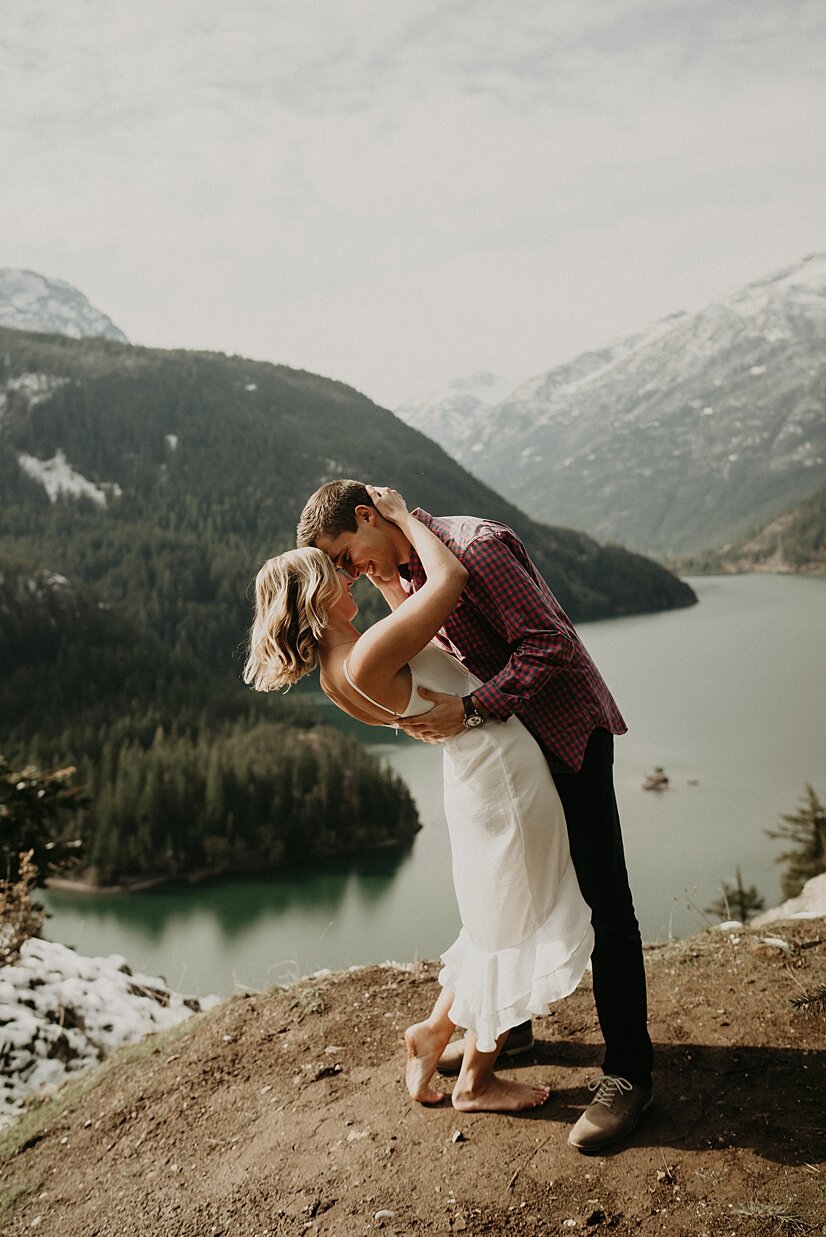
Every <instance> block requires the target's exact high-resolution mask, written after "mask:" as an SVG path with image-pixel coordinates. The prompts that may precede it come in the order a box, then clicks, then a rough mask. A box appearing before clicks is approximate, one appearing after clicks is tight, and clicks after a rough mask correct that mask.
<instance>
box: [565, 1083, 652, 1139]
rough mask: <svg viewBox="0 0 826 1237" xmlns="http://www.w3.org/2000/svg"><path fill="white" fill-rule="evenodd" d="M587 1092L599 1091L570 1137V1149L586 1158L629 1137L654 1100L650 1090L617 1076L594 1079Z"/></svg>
mask: <svg viewBox="0 0 826 1237" xmlns="http://www.w3.org/2000/svg"><path fill="white" fill-rule="evenodd" d="M588 1090H589V1091H596V1095H595V1096H594V1098H593V1100H592V1101H591V1103H590V1104H589V1105H588V1107H587V1108H586V1109H585V1112H584V1113H583V1114H582V1116H581V1117H580V1118H579V1120H578V1121H577V1123H576V1125H575V1126H574V1128H573V1129H572V1130H571V1132H570V1134H569V1135H568V1146H569V1147H575V1148H576V1150H577V1151H581V1152H582V1153H583V1154H584V1155H593V1154H595V1153H598V1152H600V1151H604V1150H605V1148H606V1147H612V1146H613V1145H614V1143H618V1142H622V1140H623V1139H624V1138H628V1136H629V1135H630V1134H632V1133H633V1132H634V1130H635V1129H636V1128H637V1122H638V1121H639V1119H640V1117H641V1116H642V1114H643V1113H644V1112H645V1110H646V1109H647V1108H650V1107H651V1102H652V1099H653V1092H652V1090H651V1088H650V1087H641V1086H639V1085H638V1084H637V1083H634V1082H629V1081H628V1079H627V1078H619V1077H618V1076H617V1075H616V1074H603V1075H601V1076H600V1077H599V1078H592V1079H591V1081H590V1082H589V1083H588Z"/></svg>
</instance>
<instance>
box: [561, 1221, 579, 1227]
mask: <svg viewBox="0 0 826 1237" xmlns="http://www.w3.org/2000/svg"><path fill="white" fill-rule="evenodd" d="M562 1227H563V1228H576V1220H563V1221H562Z"/></svg>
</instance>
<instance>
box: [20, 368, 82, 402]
mask: <svg viewBox="0 0 826 1237" xmlns="http://www.w3.org/2000/svg"><path fill="white" fill-rule="evenodd" d="M68 382H69V379H68V378H58V377H57V376H56V375H55V374H38V373H34V372H31V373H24V374H16V375H15V376H14V378H9V379H8V381H7V382H6V390H7V391H17V392H18V393H19V394H21V395H22V396H23V398H24V399H25V400H26V403H27V404H28V406H29V408H35V407H36V406H37V405H38V404H42V403H44V402H45V400H47V399H49V398H50V396H52V395H53V394H54V392H55V391H58V390H59V389H60V388H61V387H65V386H66V384H67V383H68Z"/></svg>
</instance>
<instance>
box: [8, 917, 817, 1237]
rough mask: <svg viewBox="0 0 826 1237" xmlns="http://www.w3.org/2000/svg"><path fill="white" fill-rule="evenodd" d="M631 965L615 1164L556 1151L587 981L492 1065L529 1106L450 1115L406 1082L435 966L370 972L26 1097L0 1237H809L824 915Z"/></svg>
mask: <svg viewBox="0 0 826 1237" xmlns="http://www.w3.org/2000/svg"><path fill="white" fill-rule="evenodd" d="M765 936H769V937H780V938H782V940H783V941H785V942H786V944H787V946H788V948H782V947H781V946H780V945H777V944H765V943H762V942H761V937H765ZM646 965H647V967H648V972H649V978H650V1004H651V1010H650V1015H651V1029H652V1035H653V1039H654V1043H655V1049H656V1053H657V1068H656V1074H655V1088H656V1095H655V1105H654V1107H653V1108H652V1109H651V1110H650V1112H649V1113H648V1114H647V1115H646V1117H645V1118H644V1122H643V1123H641V1124H640V1127H639V1129H638V1131H637V1132H636V1134H635V1136H634V1137H633V1139H632V1140H631V1142H630V1144H628V1145H627V1146H626V1147H624V1148H623V1149H621V1150H618V1151H616V1152H614V1153H613V1154H610V1155H605V1156H603V1157H599V1158H595V1157H584V1156H581V1155H579V1154H578V1153H577V1152H575V1151H573V1150H571V1149H570V1148H569V1147H568V1146H567V1145H566V1136H567V1132H568V1128H569V1126H570V1125H571V1123H572V1122H573V1121H574V1120H575V1119H576V1116H577V1115H578V1113H579V1112H580V1110H581V1109H582V1108H583V1107H584V1105H585V1104H586V1103H587V1100H588V1092H587V1090H586V1081H587V1079H588V1078H589V1077H590V1076H592V1075H593V1074H594V1073H595V1072H596V1070H597V1068H598V1065H599V1059H600V1053H599V1033H598V1029H597V1024H596V1019H595V1015H594V1008H593V999H592V994H591V992H590V990H589V989H588V987H587V986H583V987H582V988H580V990H579V991H578V992H576V993H575V994H574V995H573V996H571V997H569V998H568V999H567V1000H566V1001H564V1002H563V1003H561V1004H560V1005H559V1006H558V1007H557V1009H556V1011H555V1012H554V1014H553V1015H552V1016H551V1017H548V1018H544V1019H539V1020H537V1023H536V1033H537V1037H538V1041H539V1042H538V1044H537V1048H536V1051H535V1052H534V1054H533V1055H532V1056H530V1057H528V1058H525V1059H523V1060H524V1064H521V1065H520V1066H519V1068H518V1069H509V1070H507V1071H503V1072H504V1073H507V1074H509V1075H510V1076H513V1077H519V1078H523V1079H533V1080H537V1081H539V1080H547V1081H548V1082H549V1083H550V1084H551V1085H552V1086H553V1087H554V1094H553V1096H552V1097H551V1100H550V1101H549V1103H548V1104H547V1106H545V1107H544V1108H542V1109H538V1110H535V1111H533V1112H532V1113H530V1115H525V1116H513V1117H506V1116H493V1115H485V1114H473V1115H467V1114H460V1113H457V1112H456V1111H455V1110H454V1109H453V1108H452V1107H451V1106H450V1104H449V1102H448V1101H445V1103H444V1105H443V1106H442V1107H441V1108H437V1109H424V1108H421V1107H419V1106H416V1105H414V1104H412V1103H411V1102H410V1101H409V1100H408V1098H407V1095H406V1092H405V1090H404V1088H403V1083H402V1076H403V1066H404V1054H403V1050H402V1046H401V1034H402V1032H403V1030H404V1028H405V1026H406V1025H407V1024H408V1023H409V1022H411V1021H413V1020H415V1019H418V1018H419V1017H421V1016H422V1014H423V1013H424V1012H426V1011H427V1010H428V1009H429V1006H430V1003H431V1001H432V999H433V997H434V995H435V992H436V973H437V968H436V966H435V965H434V964H423V965H420V966H417V967H416V968H415V969H414V970H411V971H406V970H400V969H395V968H389V967H370V968H367V969H364V970H359V971H355V972H345V973H342V974H336V975H332V976H330V977H327V978H322V979H313V980H305V981H303V982H302V983H301V984H299V985H297V986H296V987H294V988H292V989H289V990H286V991H284V990H280V991H276V992H272V993H267V994H259V995H254V996H248V997H238V998H235V999H233V1000H232V1001H230V1002H228V1003H227V1004H226V1005H224V1006H222V1007H220V1008H219V1009H216V1010H214V1011H212V1012H211V1013H208V1014H204V1015H199V1016H198V1017H196V1018H194V1019H193V1020H192V1021H190V1022H189V1023H186V1024H184V1025H183V1026H182V1027H180V1028H177V1029H176V1030H174V1031H172V1032H168V1033H165V1034H163V1035H162V1036H153V1037H150V1038H149V1039H147V1040H145V1041H143V1043H142V1044H140V1045H138V1046H136V1047H134V1048H129V1049H124V1050H122V1051H121V1052H119V1053H118V1054H117V1055H116V1056H114V1057H113V1058H112V1059H111V1060H109V1061H108V1062H106V1063H105V1064H104V1065H103V1066H102V1067H100V1068H99V1069H96V1070H94V1071H91V1072H90V1073H89V1074H87V1075H85V1076H84V1077H83V1078H79V1079H77V1080H75V1081H73V1082H72V1083H70V1084H69V1085H68V1086H67V1087H65V1088H64V1089H63V1090H62V1091H61V1092H59V1093H58V1094H57V1095H56V1096H55V1097H53V1098H52V1099H50V1100H48V1101H45V1102H39V1103H36V1104H34V1105H33V1106H32V1107H31V1109H30V1110H29V1111H28V1112H27V1113H26V1114H25V1116H24V1117H23V1118H21V1120H20V1122H18V1123H17V1124H16V1125H15V1127H13V1129H12V1130H11V1131H10V1132H9V1133H7V1134H6V1135H5V1136H4V1138H3V1139H2V1143H1V1144H0V1163H2V1165H3V1187H2V1190H0V1231H2V1233H3V1234H4V1235H5V1237H19V1235H20V1234H23V1233H26V1234H31V1233H33V1232H34V1233H37V1234H43V1237H46V1234H49V1235H52V1234H54V1235H59V1237H138V1235H140V1237H167V1235H168V1237H253V1235H258V1237H264V1235H267V1237H271V1235H273V1234H277V1235H280V1234H285V1235H291V1234H313V1235H314V1234H334V1235H336V1237H338V1235H341V1237H362V1235H364V1237H367V1235H368V1234H373V1233H377V1232H383V1233H385V1234H387V1235H388V1237H389V1235H390V1234H408V1233H412V1234H450V1233H463V1234H466V1235H467V1237H473V1235H474V1234H479V1235H480V1237H481V1235H482V1234H485V1235H487V1234H499V1233H508V1234H514V1235H515V1237H521V1235H523V1234H530V1235H531V1237H533V1235H534V1234H550V1233H554V1234H556V1233H560V1234H564V1233H568V1232H592V1233H595V1234H601V1233H606V1234H607V1233H609V1232H610V1233H612V1234H615V1235H616V1237H622V1235H625V1234H632V1233H633V1234H645V1235H646V1237H648V1235H649V1234H650V1235H653V1234H663V1233H665V1234H668V1235H669V1237H671V1235H675V1237H683V1235H689V1234H690V1235H691V1237H729V1234H732V1235H737V1237H752V1235H763V1234H775V1233H777V1234H796V1233H810V1232H814V1233H819V1234H826V1117H825V1116H824V1112H825V1111H826V1044H825V1043H824V1037H825V1033H826V1016H824V1015H823V1014H801V1013H799V1012H795V1011H794V1010H793V1009H792V1007H791V1005H790V998H792V997H794V996H795V995H798V994H799V993H800V992H801V991H802V989H803V988H805V987H806V986H808V985H812V984H815V983H823V982H824V980H825V979H826V921H824V920H822V919H821V920H810V921H803V922H800V921H798V922H796V923H794V924H791V923H785V924H777V925H773V926H772V928H771V929H768V930H767V929H763V930H762V931H761V932H758V931H756V930H747V931H741V932H739V933H736V932H735V933H731V934H730V933H728V932H722V931H714V932H708V933H705V934H703V935H701V936H698V937H693V938H691V939H690V940H686V941H681V942H678V943H676V944H672V945H666V946H659V947H652V948H649V949H648V950H647V951H646ZM442 1085H443V1087H444V1089H445V1090H449V1085H450V1084H449V1081H448V1080H443V1083H442Z"/></svg>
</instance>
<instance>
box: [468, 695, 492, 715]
mask: <svg viewBox="0 0 826 1237" xmlns="http://www.w3.org/2000/svg"><path fill="white" fill-rule="evenodd" d="M470 703H471V704H472V705H473V707H474V709H475V710H476V712H477V713H478V714H479V716H480V717H484V719H485V721H487V720H488V718H489V717H490V709H489V708H488V706H487V705H486V704H482V701H481V700H480V699H479V697H478V696H474V695H473V693H471V697H470Z"/></svg>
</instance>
